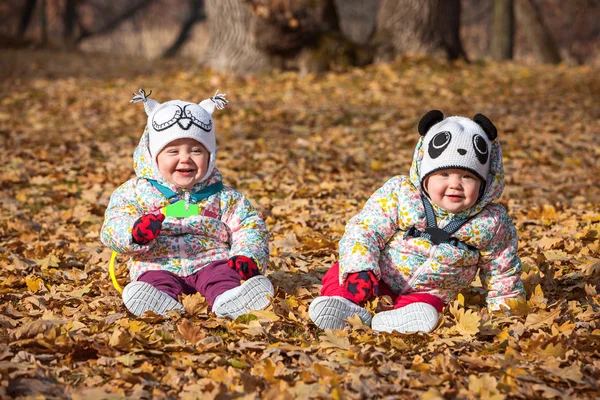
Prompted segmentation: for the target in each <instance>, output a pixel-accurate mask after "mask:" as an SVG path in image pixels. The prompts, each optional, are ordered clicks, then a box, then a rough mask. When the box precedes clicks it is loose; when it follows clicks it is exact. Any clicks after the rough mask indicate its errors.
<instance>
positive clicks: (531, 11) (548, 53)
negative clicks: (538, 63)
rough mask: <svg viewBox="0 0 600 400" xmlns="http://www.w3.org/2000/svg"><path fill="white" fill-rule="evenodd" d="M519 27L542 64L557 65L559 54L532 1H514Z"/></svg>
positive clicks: (559, 60) (559, 58)
mask: <svg viewBox="0 0 600 400" xmlns="http://www.w3.org/2000/svg"><path fill="white" fill-rule="evenodd" d="M516 4H517V10H516V11H517V19H518V20H519V26H521V27H522V28H523V30H524V31H525V34H526V35H527V37H528V38H529V40H530V41H531V43H532V45H533V47H534V49H535V51H536V52H537V54H538V56H539V57H540V59H541V60H542V62H544V63H549V64H558V63H560V62H561V57H560V53H559V52H558V48H557V46H556V43H555V42H554V39H552V36H551V35H550V32H549V31H548V28H546V26H545V25H544V21H543V19H542V15H541V13H540V10H539V9H538V7H537V6H536V4H535V3H534V2H533V1H532V0H516Z"/></svg>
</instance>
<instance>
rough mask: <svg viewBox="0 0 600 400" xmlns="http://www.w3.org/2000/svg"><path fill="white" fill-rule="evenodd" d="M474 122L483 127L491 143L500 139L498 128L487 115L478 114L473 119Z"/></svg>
mask: <svg viewBox="0 0 600 400" xmlns="http://www.w3.org/2000/svg"><path fill="white" fill-rule="evenodd" d="M473 121H475V122H476V123H477V125H479V126H481V128H482V129H483V131H484V132H485V133H486V135H487V137H488V138H489V139H490V141H494V140H495V139H496V138H497V137H498V130H497V129H496V126H495V125H494V124H493V123H492V121H490V119H489V118H488V117H486V116H485V115H483V114H476V115H475V116H474V117H473Z"/></svg>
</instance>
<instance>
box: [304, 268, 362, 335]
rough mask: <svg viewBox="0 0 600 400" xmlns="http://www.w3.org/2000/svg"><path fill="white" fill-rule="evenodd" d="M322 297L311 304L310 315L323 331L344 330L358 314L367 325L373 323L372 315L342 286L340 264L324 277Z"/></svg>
mask: <svg viewBox="0 0 600 400" xmlns="http://www.w3.org/2000/svg"><path fill="white" fill-rule="evenodd" d="M322 282H323V286H322V287H321V296H320V297H317V298H316V299H314V300H313V301H312V302H311V303H310V307H309V308H308V315H309V316H310V319H311V320H312V321H313V322H314V323H315V325H317V326H318V327H319V328H321V329H342V328H343V327H344V326H345V324H346V320H347V319H348V318H350V317H352V316H353V315H354V314H357V315H358V316H359V318H360V319H362V321H363V322H364V323H365V324H366V325H369V324H370V323H371V313H370V312H369V311H368V310H367V309H365V308H363V307H360V306H359V305H358V304H357V301H356V299H355V297H354V295H353V294H352V293H350V292H349V291H348V289H346V287H344V286H340V281H339V263H335V264H333V265H332V266H331V268H330V269H329V271H327V273H326V274H325V275H324V276H323V280H322Z"/></svg>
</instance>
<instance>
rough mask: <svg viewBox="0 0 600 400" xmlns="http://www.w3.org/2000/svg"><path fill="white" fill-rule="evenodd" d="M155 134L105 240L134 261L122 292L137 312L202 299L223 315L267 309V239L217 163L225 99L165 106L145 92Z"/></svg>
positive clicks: (139, 97)
mask: <svg viewBox="0 0 600 400" xmlns="http://www.w3.org/2000/svg"><path fill="white" fill-rule="evenodd" d="M140 101H141V102H143V104H144V109H145V111H146V114H147V116H148V122H147V124H146V129H145V130H144V133H143V135H142V138H141V140H140V143H139V145H138V146H137V149H136V150H135V153H134V156H133V159H134V170H135V173H136V175H137V176H136V177H135V178H133V179H130V180H129V181H127V182H125V183H124V184H122V185H121V186H119V187H118V188H117V189H116V190H115V191H114V193H113V194H112V196H111V198H110V203H109V205H108V208H107V209H106V213H105V218H104V225H103V226H102V232H101V240H102V242H103V243H104V244H105V245H107V246H108V247H110V248H111V249H113V250H114V251H116V252H118V253H121V254H123V255H126V256H127V257H128V258H129V261H128V266H129V272H130V278H131V282H130V283H129V284H128V285H127V286H126V287H125V289H124V290H123V301H124V303H125V306H126V307H127V308H128V309H129V311H131V312H132V313H133V314H135V315H138V316H140V315H143V314H144V313H145V312H146V311H149V310H151V311H153V312H155V313H157V314H162V315H165V314H166V313H167V311H169V310H183V305H182V304H181V303H180V302H179V296H180V295H182V294H192V293H196V292H199V293H201V294H202V295H204V296H205V297H206V300H207V301H208V302H209V303H210V305H211V307H212V310H213V311H214V312H215V313H216V314H217V316H221V317H230V318H236V317H237V316H239V315H241V314H244V313H247V312H248V311H250V310H260V309H264V308H266V307H267V306H268V305H269V303H270V299H269V298H270V297H271V296H273V286H272V284H271V282H270V281H269V279H267V278H266V277H265V276H264V275H262V274H261V271H264V270H265V268H266V266H267V265H268V262H269V259H268V258H269V246H268V232H267V228H266V225H265V223H264V221H263V220H262V218H261V217H260V216H259V214H258V212H257V211H256V210H255V209H254V208H253V207H252V205H251V204H250V202H249V201H248V200H247V199H246V198H245V197H244V195H242V194H241V193H239V192H237V191H235V190H234V189H232V188H230V187H227V186H225V185H223V182H222V177H221V174H220V173H219V171H218V170H217V168H216V166H215V161H216V156H217V145H216V139H215V124H214V121H213V118H212V114H213V112H214V111H215V110H216V109H223V108H224V107H225V105H226V104H227V100H226V99H225V95H219V94H215V96H213V97H211V98H209V99H206V100H204V101H202V102H200V103H199V104H198V103H190V102H185V101H181V100H172V101H167V102H165V103H162V104H161V103H159V102H157V101H155V100H153V99H151V98H149V97H148V96H147V95H146V93H145V92H144V91H143V90H142V89H140V91H139V94H136V95H134V97H133V100H132V102H140Z"/></svg>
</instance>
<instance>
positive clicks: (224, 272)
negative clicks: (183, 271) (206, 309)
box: [137, 260, 242, 307]
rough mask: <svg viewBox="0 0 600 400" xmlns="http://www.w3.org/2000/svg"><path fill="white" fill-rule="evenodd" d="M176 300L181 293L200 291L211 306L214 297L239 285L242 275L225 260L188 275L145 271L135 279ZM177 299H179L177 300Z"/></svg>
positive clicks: (212, 263)
mask: <svg viewBox="0 0 600 400" xmlns="http://www.w3.org/2000/svg"><path fill="white" fill-rule="evenodd" d="M137 280H138V281H140V282H146V283H149V284H151V285H152V286H154V287H155V288H156V289H158V290H160V291H161V292H164V293H166V294H168V295H169V296H171V297H172V298H174V299H175V300H178V297H179V295H181V294H194V293H196V292H198V293H200V294H201V295H203V296H204V297H206V300H207V301H208V303H209V304H210V306H211V307H212V305H213V303H214V301H215V298H216V297H217V296H218V295H220V294H222V293H224V292H226V291H228V290H229V289H233V288H234V287H237V286H240V281H241V280H242V277H241V276H240V274H238V273H237V271H235V270H234V269H232V268H230V267H229V266H228V265H227V260H221V261H214V262H211V263H210V264H208V265H207V266H206V267H204V268H202V269H201V270H200V271H198V272H196V273H195V274H193V275H190V276H185V277H182V276H179V275H175V274H174V273H172V272H169V271H161V270H156V271H146V272H144V273H143V274H142V275H140V277H139V278H138V279H137ZM178 301H179V300H178Z"/></svg>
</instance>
